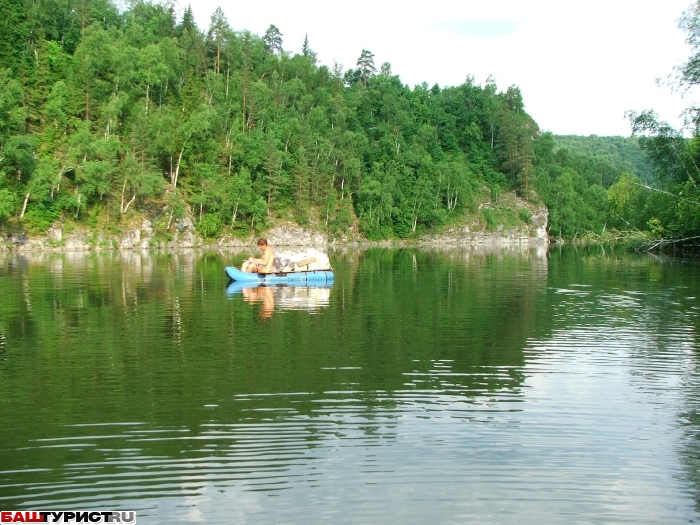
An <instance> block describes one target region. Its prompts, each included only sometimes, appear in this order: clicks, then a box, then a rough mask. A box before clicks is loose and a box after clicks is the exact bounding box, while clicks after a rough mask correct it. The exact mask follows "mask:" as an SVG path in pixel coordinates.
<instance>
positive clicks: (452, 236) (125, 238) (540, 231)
mask: <svg viewBox="0 0 700 525" xmlns="http://www.w3.org/2000/svg"><path fill="white" fill-rule="evenodd" d="M548 217H549V214H548V210H547V208H546V207H544V206H542V207H539V208H537V209H534V210H533V211H532V215H531V218H530V220H529V222H528V224H523V225H520V226H516V227H512V228H508V229H506V228H504V227H503V226H502V225H499V226H497V227H496V228H494V229H493V230H490V231H487V230H485V229H484V227H483V225H481V224H480V223H479V222H473V223H471V224H467V223H465V224H461V225H459V226H452V227H449V228H446V229H444V230H443V231H441V232H440V233H435V234H428V235H423V236H420V237H416V238H411V239H403V240H387V241H377V242H373V241H368V240H367V239H364V238H361V237H358V236H353V235H352V232H349V233H348V234H347V235H345V236H343V237H342V238H341V239H334V240H329V239H328V237H327V236H326V234H324V233H322V232H320V231H315V230H312V229H307V228H303V227H301V226H299V225H297V224H295V223H292V222H281V223H278V224H276V225H274V226H273V227H271V228H270V229H269V230H267V231H265V232H263V233H262V234H261V236H264V237H266V238H267V239H268V240H269V241H270V243H271V244H272V245H273V246H290V247H292V246H307V247H322V248H325V247H328V246H414V245H417V246H421V245H428V246H442V245H445V246H458V245H480V244H483V245H543V244H548V243H549V239H548V236H547V221H548ZM173 230H174V233H173V235H172V237H171V238H170V239H169V240H167V241H163V240H159V239H158V238H157V237H156V232H155V229H154V227H153V225H152V223H151V221H149V220H148V219H146V218H142V219H141V221H140V224H139V223H137V225H136V226H133V227H131V228H128V229H126V230H125V231H124V232H123V233H122V234H121V235H120V236H118V237H110V236H106V235H104V234H102V233H100V232H95V231H94V230H89V229H79V228H73V229H71V231H65V230H64V228H63V227H62V226H61V225H60V224H54V225H52V226H51V227H50V228H49V229H48V230H47V232H46V235H44V236H28V235H26V234H12V235H9V236H7V237H6V239H4V242H2V241H0V252H3V251H5V252H28V251H32V252H34V251H41V252H66V251H69V252H74V251H104V250H119V251H124V250H178V249H191V248H199V249H221V248H249V247H251V246H254V245H255V237H254V236H252V235H251V236H249V237H248V238H245V239H240V238H236V237H233V236H230V235H228V236H223V237H221V238H219V239H216V240H214V241H207V240H205V239H203V238H202V237H201V236H200V235H199V234H198V233H197V231H196V228H195V226H194V224H193V222H192V220H191V219H189V218H184V219H183V220H181V221H180V222H178V223H177V224H175V225H174V228H173Z"/></svg>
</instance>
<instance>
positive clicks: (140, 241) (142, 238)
mask: <svg viewBox="0 0 700 525" xmlns="http://www.w3.org/2000/svg"><path fill="white" fill-rule="evenodd" d="M151 237H153V228H152V227H151V221H149V220H148V219H143V221H141V226H140V227H138V228H134V229H133V230H127V231H126V232H124V235H122V238H121V239H120V240H119V249H120V250H133V249H138V248H140V249H147V248H148V247H149V246H150V241H151Z"/></svg>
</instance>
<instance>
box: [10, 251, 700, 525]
mask: <svg viewBox="0 0 700 525" xmlns="http://www.w3.org/2000/svg"><path fill="white" fill-rule="evenodd" d="M246 255H247V254H246V253H241V254H240V255H237V254H228V253H224V254H220V253H215V252H208V253H201V252H183V253H166V254H143V253H141V252H132V253H128V254H119V253H111V254H99V255H94V254H87V255H84V254H83V255H82V256H81V257H82V258H78V259H76V260H74V259H73V258H72V257H73V256H71V257H65V256H63V255H61V254H58V255H57V254H51V255H50V256H41V257H36V258H33V257H32V256H30V257H24V256H23V257H22V258H15V257H10V258H7V259H5V260H4V264H0V298H1V300H0V399H2V403H0V421H3V423H4V425H3V426H2V427H0V444H1V446H0V506H4V507H5V508H10V507H13V508H23V509H24V508H26V509H30V508H40V507H43V508H49V507H51V508H54V509H61V508H66V509H67V508H71V507H72V508H77V507H80V506H82V507H85V508H88V507H105V508H106V507H112V508H120V509H136V510H138V511H139V516H140V517H143V519H144V521H147V522H148V523H159V522H164V523H165V522H170V523H172V522H191V521H207V522H212V523H231V522H232V521H236V522H241V523H270V522H273V521H274V522H275V523H293V522H302V521H318V522H333V523H384V522H386V523H390V522H401V523H451V522H456V523H467V522H475V523H481V522H500V523H507V522H511V521H513V516H517V518H518V521H519V522H521V523H542V522H547V523H569V522H571V520H572V519H573V518H574V517H575V518H576V519H579V520H580V521H581V522H584V521H585V522H591V523H617V522H648V523H651V522H658V523H662V522H663V523H671V522H682V521H688V520H690V519H695V518H696V517H697V515H696V513H695V512H694V510H693V508H692V507H693V505H694V501H693V498H695V497H697V496H696V494H697V493H698V485H699V484H700V475H698V468H700V467H699V466H698V463H700V459H698V458H700V453H698V450H700V443H698V439H697V435H698V431H699V429H700V416H698V413H700V411H699V410H698V406H699V402H698V398H699V394H698V392H700V386H699V385H700V381H699V380H698V377H699V376H698V374H699V373H698V368H699V365H698V363H699V362H700V359H698V354H699V353H700V345H699V344H698V341H697V339H698V336H697V332H698V326H700V307H698V300H697V299H696V298H697V297H700V289H698V287H699V286H700V284H698V283H700V279H699V278H698V272H697V270H693V269H692V268H682V267H673V266H672V265H670V264H666V263H664V264H661V263H660V262H659V261H656V260H654V259H651V258H645V257H640V256H634V255H632V256H628V255H621V254H615V253H614V252H610V251H609V250H608V251H606V252H605V253H601V252H600V251H597V252H595V251H585V250H579V252H578V253H576V252H575V251H573V250H565V251H561V252H559V251H556V250H555V251H553V252H550V253H549V255H548V254H547V253H546V252H545V251H544V250H541V249H538V248H535V249H526V250H514V249H512V248H508V247H498V248H486V247H479V246H474V247H472V246H469V247H455V248H451V249H448V250H440V249H434V248H429V249H414V248H410V249H370V250H345V249H343V250H338V251H336V252H334V253H332V258H333V266H334V268H335V269H336V279H335V283H334V285H333V288H332V289H331V288H318V287H298V286H285V287H276V286H271V287H250V288H246V287H244V286H240V287H238V286H239V285H235V283H234V285H235V286H234V287H233V288H231V287H229V288H227V289H226V293H222V288H224V286H225V282H226V277H225V275H224V272H223V268H224V266H226V265H231V264H234V265H236V264H237V261H236V257H239V258H241V259H242V258H244V257H245V256H246ZM283 310H284V311H285V312H284V313H285V314H284V315H277V314H278V313H281V311H283ZM293 310H304V311H302V312H294V311H293ZM306 311H311V312H313V313H314V314H315V315H306ZM273 312H274V313H275V315H273ZM261 316H262V317H264V318H265V319H267V322H264V323H261V322H259V317H261ZM679 426H680V427H681V428H679ZM309 516H313V517H315V518H316V519H312V520H309Z"/></svg>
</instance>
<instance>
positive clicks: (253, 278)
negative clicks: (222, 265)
mask: <svg viewBox="0 0 700 525" xmlns="http://www.w3.org/2000/svg"><path fill="white" fill-rule="evenodd" d="M226 275H228V277H229V279H231V280H232V281H236V282H237V283H238V282H240V283H250V284H252V285H265V284H300V285H304V284H314V285H323V284H326V283H332V282H333V270H309V271H296V272H286V273H284V272H281V273H250V272H244V271H242V270H239V269H238V268H234V267H233V266H227V267H226Z"/></svg>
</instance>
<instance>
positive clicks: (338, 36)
mask: <svg viewBox="0 0 700 525" xmlns="http://www.w3.org/2000/svg"><path fill="white" fill-rule="evenodd" d="M187 3H188V0H179V3H178V4H177V8H178V9H179V10H180V11H182V10H183V9H184V7H186V5H187ZM690 3H691V2H690V0H655V1H653V2H640V1H639V0H587V1H586V2H581V1H577V2H571V1H562V0H491V1H489V2H486V1H484V0H462V1H461V2H458V1H448V0H431V1H428V2H421V3H409V2H398V1H395V0H390V1H381V0H373V1H370V0H354V1H353V2H344V3H342V4H340V3H338V4H335V3H333V2H327V1H321V0H297V1H296V2H292V1H289V0H285V1H281V0H267V1H264V2H260V3H257V2H240V1H237V2H231V1H228V2H224V1H222V0H197V1H196V2H194V1H193V2H192V9H193V11H194V14H195V18H196V20H197V24H198V25H199V26H200V28H202V29H204V30H206V29H207V28H208V27H209V22H210V18H211V15H212V13H213V12H214V10H215V9H216V7H217V6H220V7H221V8H222V9H223V10H224V13H225V14H226V17H227V19H228V21H229V24H230V25H231V27H233V28H234V29H235V30H237V31H238V30H243V29H248V30H250V31H252V32H253V33H256V34H259V35H262V34H263V33H264V32H265V29H267V27H268V26H269V25H270V24H275V25H276V26H277V27H278V28H279V29H280V31H281V32H282V34H283V35H284V37H283V39H284V49H285V50H286V51H289V52H299V51H300V49H301V45H302V43H303V41H304V35H306V34H308V38H309V44H310V46H311V48H312V49H313V50H314V51H316V53H317V54H318V57H319V61H320V62H321V63H322V64H326V65H328V66H332V65H333V61H337V62H338V63H339V64H342V65H343V67H344V69H346V70H347V69H349V68H353V67H355V64H356V62H357V58H358V57H359V56H360V53H361V52H362V50H363V49H369V50H370V51H372V52H373V53H374V55H375V63H376V65H377V68H379V66H380V65H381V64H382V63H383V62H390V63H391V65H392V71H393V72H394V74H397V75H399V76H400V78H401V80H402V81H403V83H404V84H408V85H409V86H411V87H413V86H414V85H416V84H421V83H422V82H427V83H428V84H429V85H431V86H432V85H433V84H436V83H437V84H439V85H440V86H443V87H444V86H454V85H458V84H461V83H462V82H464V80H465V79H466V77H467V76H468V75H472V76H473V77H474V78H475V80H476V82H477V83H478V84H482V85H483V84H484V82H485V80H486V78H487V77H488V76H489V75H492V76H493V77H494V79H495V80H496V83H497V85H498V87H499V90H505V89H506V88H507V87H508V86H510V85H512V84H515V85H517V86H518V87H519V88H520V89H521V91H522V94H523V99H524V101H525V108H526V110H527V111H528V113H529V114H530V115H531V116H532V117H533V118H534V119H535V120H536V121H537V123H538V124H539V125H540V127H541V128H542V129H543V130H547V131H552V132H553V133H555V134H576V135H590V134H596V135H623V136H628V135H629V134H630V128H629V123H628V122H627V121H626V120H625V117H624V114H625V111H627V110H637V111H640V110H643V109H649V108H653V109H655V110H656V111H657V112H658V113H659V115H660V116H661V117H662V118H663V119H665V120H668V121H669V122H671V123H674V124H676V125H678V123H679V120H678V119H677V118H678V115H679V114H680V112H681V111H682V109H683V108H685V107H686V106H688V105H689V104H690V102H691V101H692V100H693V99H692V98H691V97H692V94H691V95H686V98H685V99H683V98H681V95H680V94H678V93H671V90H670V89H669V88H668V87H657V85H656V80H657V79H659V78H661V79H665V78H666V77H667V76H668V75H669V74H670V73H672V70H673V67H674V66H676V65H678V64H680V63H681V62H682V61H683V60H685V59H686V58H687V57H688V54H689V48H688V46H687V45H686V44H685V35H684V33H683V32H682V31H681V30H680V29H678V19H679V18H680V16H681V14H682V13H683V11H684V10H685V9H686V8H687V7H688V6H689V5H690Z"/></svg>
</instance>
